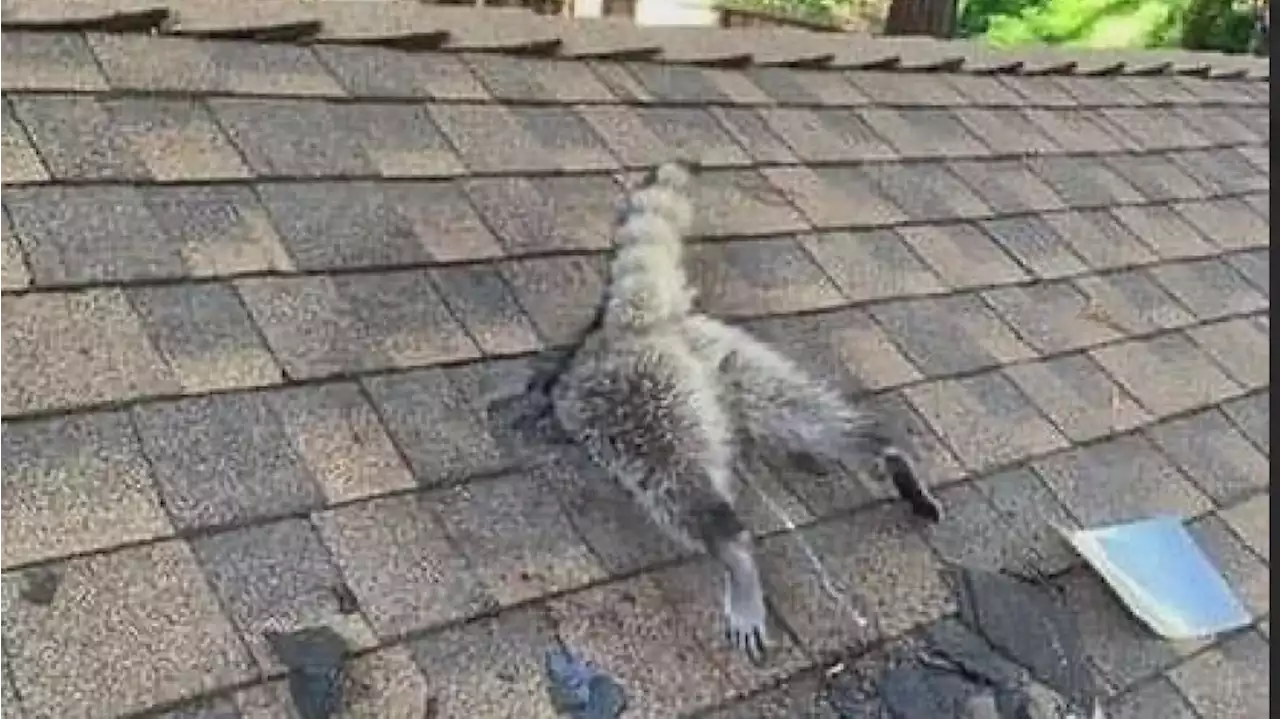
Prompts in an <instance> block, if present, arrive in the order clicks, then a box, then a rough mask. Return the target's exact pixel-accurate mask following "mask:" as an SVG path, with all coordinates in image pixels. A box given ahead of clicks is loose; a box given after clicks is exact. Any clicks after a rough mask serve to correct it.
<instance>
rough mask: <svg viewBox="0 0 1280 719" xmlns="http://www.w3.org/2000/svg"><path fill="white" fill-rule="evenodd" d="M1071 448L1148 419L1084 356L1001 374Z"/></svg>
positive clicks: (1043, 362)
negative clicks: (1028, 400) (1042, 415)
mask: <svg viewBox="0 0 1280 719" xmlns="http://www.w3.org/2000/svg"><path fill="white" fill-rule="evenodd" d="M1005 372H1006V373H1007V374H1008V375H1009V378H1010V379H1012V380H1013V381H1014V383H1015V384H1017V385H1018V387H1020V388H1021V389H1022V391H1023V392H1024V393H1026V395H1027V396H1028V397H1030V398H1031V400H1032V401H1033V402H1035V403H1036V404H1037V405H1039V407H1040V409H1041V410H1043V411H1044V413H1045V414H1046V415H1048V417H1049V419H1051V420H1053V422H1054V424H1056V425H1057V426H1058V428H1059V429H1061V430H1062V432H1063V434H1065V435H1067V437H1068V438H1070V439H1071V440H1072V441H1073V442H1083V441H1087V440H1090V439H1096V438H1098V437H1103V436H1105V435H1108V434H1114V433H1117V432H1124V431H1126V430H1129V429H1133V428H1134V427H1136V426H1138V425H1140V424H1145V423H1146V422H1148V421H1150V419H1151V417H1150V415H1148V414H1147V412H1146V410H1144V409H1142V407H1140V406H1139V405H1138V403H1137V402H1135V401H1134V399H1133V398H1132V397H1130V396H1129V394H1128V393H1127V392H1125V391H1124V390H1122V389H1120V388H1119V387H1118V386H1116V384H1115V383H1114V382H1113V381H1112V380H1111V378H1110V377H1108V376H1107V375H1106V373H1105V372H1103V371H1102V368H1100V367H1099V366H1098V365H1097V363H1096V362H1094V361H1093V359H1091V358H1090V357H1088V356H1087V355H1069V356H1066V357H1058V358H1055V359H1050V360H1045V361H1041V362H1032V363H1028V364H1021V365H1016V366H1013V367H1009V368H1007V369H1006V370H1005Z"/></svg>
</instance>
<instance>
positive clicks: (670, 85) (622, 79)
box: [594, 62, 773, 105]
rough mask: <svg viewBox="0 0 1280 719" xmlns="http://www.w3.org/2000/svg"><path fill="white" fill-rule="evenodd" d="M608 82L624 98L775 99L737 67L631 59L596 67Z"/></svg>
mask: <svg viewBox="0 0 1280 719" xmlns="http://www.w3.org/2000/svg"><path fill="white" fill-rule="evenodd" d="M594 69H595V70H596V73H597V74H598V75H599V76H600V78H601V79H602V80H604V83H605V84H606V85H608V86H609V88H610V89H611V90H613V92H614V93H615V94H616V95H617V96H618V97H619V98H620V99H623V100H639V101H641V102H650V101H654V100H657V101H660V102H670V103H681V104H697V105H705V104H733V105H770V104H773V101H772V99H771V98H770V97H769V96H768V95H766V94H765V92H764V91H763V90H761V89H760V88H759V87H757V86H756V85H755V84H754V83H752V82H751V79H750V77H749V76H748V75H746V74H745V73H742V72H739V71H736V70H722V69H719V68H711V67H708V68H703V67H696V66H693V65H686V64H680V63H652V62H630V63H626V64H623V65H610V64H606V63H600V64H597V65H595V66H594Z"/></svg>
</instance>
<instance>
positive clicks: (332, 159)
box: [210, 99, 463, 177]
mask: <svg viewBox="0 0 1280 719" xmlns="http://www.w3.org/2000/svg"><path fill="white" fill-rule="evenodd" d="M210 104H211V106H212V108H213V111H214V114H215V115H216V116H217V117H218V120H219V121H220V122H221V123H222V126H223V128H224V129H225V130H226V131H227V133H228V134H229V135H230V136H231V138H232V140H234V141H235V143H236V145H237V146H238V147H239V148H240V150H241V151H242V152H243V153H244V156H245V159H246V160H247V161H248V162H249V166H250V167H251V168H252V169H253V170H254V172H255V173H257V174H258V175H259V176H289V177H298V176H301V177H316V176H320V177H324V176H345V175H382V176H384V177H442V176H443V177H447V176H452V175H457V174H460V173H461V172H462V171H463V167H462V164H461V163H460V162H459V160H458V158H457V157H456V156H455V154H454V151H453V149H452V148H451V147H450V146H449V143H448V141H447V140H446V139H445V136H444V135H442V134H441V132H440V130H438V129H437V128H436V124H435V122H433V116H432V114H431V113H430V112H429V111H428V108H427V106H425V105H369V104H362V103H354V104H343V105H336V104H334V105H331V104H326V103H322V102H319V101H314V100H313V101H308V100H252V99H218V100H211V101H210Z"/></svg>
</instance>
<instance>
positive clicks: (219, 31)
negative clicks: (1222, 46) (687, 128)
mask: <svg viewBox="0 0 1280 719" xmlns="http://www.w3.org/2000/svg"><path fill="white" fill-rule="evenodd" d="M0 6H2V7H3V15H2V16H0V25H2V27H3V29H4V30H5V31H13V30H26V31H50V30H61V31H83V32H112V33H150V34H157V35H171V36H185V37H198V38H221V39H245V40H255V41H262V42H292V43H308V44H309V43H320V44H360V45H376V46H383V47H389V48H395V49H400V50H406V51H429V50H440V51H445V52H491V53H502V54H518V55H533V56H538V57H545V58H564V59H577V60H582V59H597V60H600V59H606V60H628V61H656V62H665V63H676V64H689V65H699V66H704V67H747V66H755V67H805V68H815V69H834V70H868V69H875V70H896V71H913V72H959V73H969V74H1022V75H1047V74H1052V75H1083V76H1109V75H1142V76H1147V75H1187V76H1199V77H1205V78H1210V79H1234V80H1241V79H1248V80H1268V81H1269V80H1270V62H1269V60H1268V58H1263V57H1255V56H1251V55H1228V54H1223V53H1206V52H1192V51H1185V50H1160V49H1151V50H1096V49H1090V50H1072V49H1069V48H1057V47H1047V46H1046V47H1031V48H1011V49H1003V48H994V47H990V46H986V45H982V44H979V43H976V42H973V41H969V40H961V39H956V40H937V39H933V38H925V37H883V36H871V35H861V34H854V33H838V32H819V31H814V30H807V29H800V28H792V27H789V28H769V29H759V28H718V27H656V26H638V25H635V24H633V23H630V22H627V21H620V20H615V19H609V18H604V19H595V18H591V19H585V18H579V19H570V18H564V17H559V16H550V15H540V14H536V13H534V12H533V11H531V10H529V9H528V8H511V7H498V8H494V7H483V8H476V7H460V6H448V5H436V4H426V3H421V2H413V1H411V0H378V1H372V0H263V1H261V2H256V3H253V4H238V3H227V2H222V1H221V0H72V1H71V2H59V3H53V4H50V3H46V2H43V1H42V0H3V3H2V4H0Z"/></svg>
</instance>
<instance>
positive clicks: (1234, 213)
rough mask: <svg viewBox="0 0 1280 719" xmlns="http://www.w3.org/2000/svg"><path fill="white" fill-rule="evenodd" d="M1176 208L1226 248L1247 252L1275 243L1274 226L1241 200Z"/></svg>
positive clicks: (1183, 203) (1200, 229) (1211, 238)
mask: <svg viewBox="0 0 1280 719" xmlns="http://www.w3.org/2000/svg"><path fill="white" fill-rule="evenodd" d="M1174 208H1175V209H1177V211H1178V212H1179V213H1180V214H1181V215H1182V216H1183V217H1184V218H1185V219H1186V220H1187V221H1188V222H1190V223H1191V224H1192V226H1194V227H1195V228H1196V229H1197V230H1199V231H1200V233H1201V234H1203V235H1204V236H1205V237H1208V238H1209V240H1210V241H1212V242H1213V243H1215V244H1216V245H1218V246H1219V247H1221V248H1223V249H1226V250H1244V249H1250V248H1254V247H1266V246H1269V245H1270V244H1271V223H1270V222H1269V221H1267V220H1264V219H1263V218H1262V217H1260V216H1259V215H1257V214H1255V213H1254V212H1253V211H1252V210H1250V209H1249V206H1248V205H1246V204H1245V203H1244V202H1242V201H1240V200H1238V199H1235V198H1226V199H1219V200H1207V201H1204V202H1181V203H1178V204H1177V205H1175V206H1174Z"/></svg>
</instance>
